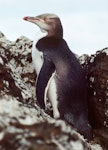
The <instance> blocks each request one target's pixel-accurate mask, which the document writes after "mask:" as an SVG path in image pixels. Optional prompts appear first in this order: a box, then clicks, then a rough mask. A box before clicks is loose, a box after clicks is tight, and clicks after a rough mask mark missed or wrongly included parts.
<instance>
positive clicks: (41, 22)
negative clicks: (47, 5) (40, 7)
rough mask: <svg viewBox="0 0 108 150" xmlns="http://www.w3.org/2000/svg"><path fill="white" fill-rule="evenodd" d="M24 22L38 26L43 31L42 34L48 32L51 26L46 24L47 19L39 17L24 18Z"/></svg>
mask: <svg viewBox="0 0 108 150" xmlns="http://www.w3.org/2000/svg"><path fill="white" fill-rule="evenodd" d="M23 20H25V21H29V22H32V23H34V24H36V25H37V26H38V27H39V28H40V29H41V31H42V32H47V30H48V28H49V26H48V25H47V24H46V22H45V19H44V18H41V17H39V16H37V17H29V16H26V17H24V18H23Z"/></svg>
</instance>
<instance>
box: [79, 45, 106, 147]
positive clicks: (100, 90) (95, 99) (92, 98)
mask: <svg viewBox="0 0 108 150" xmlns="http://www.w3.org/2000/svg"><path fill="white" fill-rule="evenodd" d="M83 58H85V60H84V59H83ZM80 60H83V61H81V62H82V65H83V67H84V68H85V70H86V74H87V80H88V100H89V103H88V106H89V107H88V108H89V117H90V123H91V125H92V127H93V129H94V133H95V136H96V137H97V138H98V140H99V141H100V143H101V144H102V145H104V146H105V147H106V148H108V48H104V49H102V50H100V51H97V52H96V54H94V55H91V56H90V57H88V56H87V55H84V56H83V57H81V58H80Z"/></svg>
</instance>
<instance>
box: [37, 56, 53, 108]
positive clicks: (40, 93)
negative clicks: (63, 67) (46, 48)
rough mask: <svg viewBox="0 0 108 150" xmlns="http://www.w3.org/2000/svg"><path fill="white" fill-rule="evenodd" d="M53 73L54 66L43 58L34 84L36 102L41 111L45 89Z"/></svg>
mask: <svg viewBox="0 0 108 150" xmlns="http://www.w3.org/2000/svg"><path fill="white" fill-rule="evenodd" d="M54 71H55V66H54V64H53V63H52V62H51V61H50V60H49V59H47V58H45V57H44V63H43V66H42V68H41V71H40V73H39V76H38V79H37V83H36V96H37V101H38V103H39V105H40V107H41V108H42V109H45V103H44V94H45V88H46V86H47V84H48V81H49V79H50V78H51V76H52V73H53V72H54Z"/></svg>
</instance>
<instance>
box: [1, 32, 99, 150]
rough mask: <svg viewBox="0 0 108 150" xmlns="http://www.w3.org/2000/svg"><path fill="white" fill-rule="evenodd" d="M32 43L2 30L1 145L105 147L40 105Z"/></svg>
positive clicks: (11, 148) (62, 149) (6, 148)
mask: <svg viewBox="0 0 108 150" xmlns="http://www.w3.org/2000/svg"><path fill="white" fill-rule="evenodd" d="M31 47H32V41H30V40H29V39H27V38H26V37H20V38H19V39H17V40H16V41H15V42H11V41H8V40H7V39H6V38H5V36H4V35H3V34H2V33H0V149H1V150H2V149H3V150H19V149H20V150H30V149H31V150H88V149H89V150H102V148H101V146H99V145H97V144H91V143H88V142H86V141H85V140H84V139H83V137H82V136H81V135H80V134H78V133H77V132H76V131H74V129H73V128H72V127H71V126H69V125H67V124H66V123H65V122H64V121H61V120H54V119H53V118H51V117H50V116H49V115H47V114H46V113H45V112H44V111H43V110H41V109H40V108H39V107H38V105H37V102H36V96H35V79H36V75H35V72H34V69H33V67H32V60H31ZM94 143H95V142H94Z"/></svg>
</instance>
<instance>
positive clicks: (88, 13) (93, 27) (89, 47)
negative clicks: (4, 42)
mask: <svg viewBox="0 0 108 150" xmlns="http://www.w3.org/2000/svg"><path fill="white" fill-rule="evenodd" d="M43 13H55V14H57V15H59V16H60V18H61V21H62V24H63V27H64V39H65V40H66V41H67V43H68V45H69V47H70V49H71V50H72V51H73V52H75V53H77V54H78V55H81V54H84V53H86V54H94V53H95V51H97V50H100V49H102V48H105V47H108V0H0V31H2V32H3V33H4V34H5V36H6V37H7V38H8V39H9V40H12V41H14V40H16V39H17V38H18V37H20V36H21V35H24V36H27V37H28V38H30V39H31V40H33V38H34V36H35V34H36V33H37V31H38V30H39V29H38V27H37V26H36V25H34V24H31V23H29V22H26V21H24V20H23V19H22V18H23V17H24V16H36V15H39V14H43Z"/></svg>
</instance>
